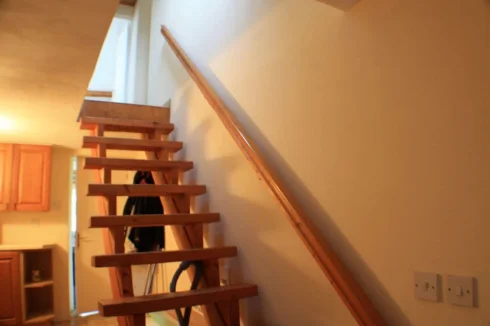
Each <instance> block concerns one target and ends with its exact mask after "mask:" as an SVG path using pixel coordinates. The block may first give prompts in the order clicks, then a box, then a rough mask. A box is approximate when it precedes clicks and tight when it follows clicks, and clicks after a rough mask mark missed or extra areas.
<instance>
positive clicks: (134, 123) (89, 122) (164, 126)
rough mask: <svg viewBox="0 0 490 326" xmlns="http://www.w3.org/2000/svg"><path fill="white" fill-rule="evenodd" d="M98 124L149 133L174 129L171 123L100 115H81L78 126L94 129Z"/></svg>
mask: <svg viewBox="0 0 490 326" xmlns="http://www.w3.org/2000/svg"><path fill="white" fill-rule="evenodd" d="M98 126H103V127H104V130H105V131H120V132H135V133H149V132H152V131H155V130H158V131H161V132H162V134H169V133H170V132H172V131H173V130H174V125H173V124H172V123H159V122H154V121H145V120H130V119H115V118H101V117H82V118H81V119H80V128H81V129H83V130H95V129H96V128H97V127H98Z"/></svg>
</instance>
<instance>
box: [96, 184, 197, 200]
mask: <svg viewBox="0 0 490 326" xmlns="http://www.w3.org/2000/svg"><path fill="white" fill-rule="evenodd" d="M205 193H206V186H201V185H147V184H139V185H126V184H100V185H89V186H88V194H87V195H88V196H104V197H107V196H133V197H147V196H169V195H188V196H198V195H203V194H205Z"/></svg>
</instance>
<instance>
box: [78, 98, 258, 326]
mask: <svg viewBox="0 0 490 326" xmlns="http://www.w3.org/2000/svg"><path fill="white" fill-rule="evenodd" d="M106 103H107V104H106ZM106 103H104V102H97V103H95V101H85V104H84V107H86V108H89V109H87V110H88V112H91V113H93V112H97V111H98V110H99V111H100V112H101V115H100V116H86V115H84V111H83V110H82V112H81V115H80V126H81V129H84V130H88V131H90V132H91V135H90V136H85V137H83V144H82V147H83V148H88V149H90V150H91V151H92V155H93V156H95V157H89V158H87V159H86V160H85V166H84V168H85V169H91V170H94V173H97V175H98V176H99V180H100V182H101V183H100V184H90V185H89V187H88V194H87V195H88V196H98V197H101V200H104V198H105V201H104V203H105V205H106V207H107V208H106V210H105V211H104V213H105V214H107V215H104V216H93V217H91V220H90V227H91V228H101V229H103V231H104V236H105V239H106V246H107V243H109V244H111V243H112V244H111V245H110V246H112V247H111V248H109V249H107V248H106V254H105V255H98V256H94V257H93V259H92V265H93V266H94V267H109V268H111V269H112V271H113V273H115V274H111V275H113V276H112V277H116V278H117V282H113V283H112V284H113V289H114V287H117V289H116V292H115V294H114V298H113V299H110V300H102V301H100V303H99V308H100V310H99V311H100V313H101V315H103V316H107V317H109V316H118V317H119V318H118V320H119V325H120V326H133V325H136V326H139V325H144V324H145V318H144V314H146V313H148V312H154V311H163V310H169V309H177V308H184V307H189V306H194V305H202V308H203V311H204V313H205V316H206V319H207V320H208V321H209V323H210V325H212V326H215V325H216V326H218V325H219V326H221V325H225V326H238V325H240V316H239V305H238V300H239V299H242V298H246V297H253V296H257V295H258V289H257V286H256V285H250V284H236V285H227V286H220V282H219V279H220V277H219V264H218V260H219V259H223V258H232V257H235V256H236V255H237V254H238V249H237V248H236V247H233V246H224V247H215V248H203V224H205V223H215V222H219V219H220V216H219V214H218V213H191V210H190V209H191V207H190V203H191V200H190V198H191V197H193V196H198V195H202V194H204V193H206V186H204V185H186V184H180V182H179V180H182V178H180V176H181V174H182V173H184V172H185V171H188V170H190V169H192V168H193V167H194V164H193V162H188V161H173V160H170V159H171V155H170V154H172V153H175V152H176V151H178V150H180V149H182V148H183V144H182V142H178V141H168V140H163V139H162V137H163V136H165V135H168V134H169V133H170V132H172V131H173V130H174V125H173V124H171V123H168V121H165V119H156V118H154V117H162V116H165V115H164V114H161V112H160V111H158V112H157V111H155V112H153V111H152V107H148V106H145V107H144V109H145V116H146V117H147V118H145V117H142V118H138V119H128V118H114V116H116V115H117V114H118V113H117V112H119V111H117V110H120V112H121V116H124V117H128V116H132V117H136V116H137V117H139V116H140V115H139V113H136V112H135V111H131V110H141V108H142V107H141V106H134V105H129V104H128V105H124V104H120V103H112V104H111V103H110V102H106ZM154 109H155V110H162V109H165V108H154ZM167 110H168V109H167ZM138 112H139V111H138ZM106 115H110V116H111V117H107V116H106ZM167 117H168V116H167ZM107 131H110V132H134V133H141V134H142V136H141V139H128V138H118V137H106V136H105V135H104V133H105V132H107ZM107 150H127V151H144V152H145V154H146V156H147V158H148V159H147V160H138V159H127V158H125V159H123V158H112V157H107ZM117 170H120V171H151V172H152V174H153V177H154V179H155V184H136V185H135V184H113V183H112V182H111V180H112V177H111V174H112V171H117ZM102 172H103V173H102ZM118 196H132V197H141V196H155V197H156V196H158V197H160V198H162V203H163V205H164V207H165V213H166V214H164V215H130V216H120V215H117V200H116V198H117V197H118ZM168 205H170V206H168ZM149 226H169V227H171V228H172V230H173V232H174V235H175V236H176V240H177V242H178V243H179V241H180V244H179V246H181V247H182V248H181V249H179V250H175V251H156V252H148V253H125V250H124V231H123V230H124V228H125V227H149ZM179 261H202V262H203V264H204V268H205V271H204V276H203V280H202V281H201V284H200V288H199V289H198V290H194V291H185V292H177V293H159V294H153V295H149V296H141V297H134V296H133V288H132V278H131V266H132V265H143V264H144V265H146V264H160V263H170V262H179ZM188 273H189V276H190V277H192V276H193V273H194V272H193V269H190V270H188Z"/></svg>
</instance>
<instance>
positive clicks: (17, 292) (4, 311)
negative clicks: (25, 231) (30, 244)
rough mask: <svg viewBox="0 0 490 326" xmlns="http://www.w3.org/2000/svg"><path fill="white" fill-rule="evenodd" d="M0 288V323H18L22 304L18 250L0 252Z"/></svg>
mask: <svg viewBox="0 0 490 326" xmlns="http://www.w3.org/2000/svg"><path fill="white" fill-rule="evenodd" d="M0 289H2V294H1V295H0V325H20V324H21V321H22V304H21V282H20V263H19V253H18V252H0Z"/></svg>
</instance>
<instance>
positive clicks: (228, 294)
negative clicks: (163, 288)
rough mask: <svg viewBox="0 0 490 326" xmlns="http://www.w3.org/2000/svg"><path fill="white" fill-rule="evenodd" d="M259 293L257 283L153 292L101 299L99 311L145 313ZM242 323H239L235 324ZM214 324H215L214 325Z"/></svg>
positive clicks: (103, 312) (232, 299) (233, 300)
mask: <svg viewBox="0 0 490 326" xmlns="http://www.w3.org/2000/svg"><path fill="white" fill-rule="evenodd" d="M257 295H258V288H257V285H252V284H236V285H227V286H221V287H218V288H207V289H200V290H195V291H183V292H177V293H162V294H153V295H148V296H143V297H132V298H122V299H114V300H101V301H100V302H99V312H100V313H101V314H102V315H103V316H107V317H113V316H120V315H121V314H127V315H129V314H135V315H136V314H143V313H146V312H154V311H160V310H171V309H177V308H180V307H187V306H195V305H204V304H208V303H212V302H220V301H232V302H236V301H237V300H238V299H243V298H248V297H254V296H257ZM235 325H240V324H239V323H237V324H233V326H235ZM213 326H214V325H213Z"/></svg>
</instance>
